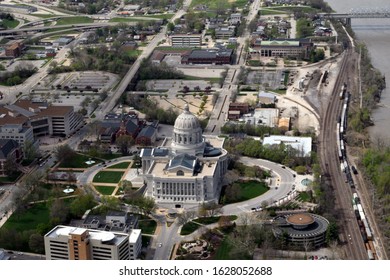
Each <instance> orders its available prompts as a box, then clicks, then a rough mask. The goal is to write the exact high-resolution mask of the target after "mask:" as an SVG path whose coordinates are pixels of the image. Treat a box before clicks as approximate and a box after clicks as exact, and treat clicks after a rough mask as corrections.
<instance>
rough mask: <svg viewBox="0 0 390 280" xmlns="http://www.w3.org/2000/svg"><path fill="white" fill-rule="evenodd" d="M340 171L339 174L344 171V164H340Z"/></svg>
mask: <svg viewBox="0 0 390 280" xmlns="http://www.w3.org/2000/svg"><path fill="white" fill-rule="evenodd" d="M340 170H341V172H344V171H345V167H344V162H341V163H340Z"/></svg>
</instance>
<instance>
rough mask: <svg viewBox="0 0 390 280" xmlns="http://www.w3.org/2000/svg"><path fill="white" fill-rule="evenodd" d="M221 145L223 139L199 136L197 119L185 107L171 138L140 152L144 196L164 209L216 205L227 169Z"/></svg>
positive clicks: (200, 130)
mask: <svg viewBox="0 0 390 280" xmlns="http://www.w3.org/2000/svg"><path fill="white" fill-rule="evenodd" d="M223 143H224V139H223V138H220V137H217V136H205V135H202V128H201V127H200V123H199V120H198V118H197V117H196V116H195V115H194V114H192V113H191V112H190V110H189V107H188V104H186V105H185V106H184V109H183V112H182V113H181V114H180V115H179V116H178V117H177V119H176V121H175V125H174V129H173V135H172V138H166V139H165V140H164V141H163V143H162V145H161V146H160V147H156V148H144V149H142V150H141V154H140V156H141V158H142V171H143V174H144V178H145V181H146V184H147V191H146V195H147V196H151V197H153V198H154V199H155V201H156V203H157V204H158V205H160V206H166V207H172V206H173V207H191V206H196V205H198V204H199V203H203V202H216V203H218V200H219V196H220V193H221V187H222V179H223V176H224V175H225V173H226V171H227V166H228V158H227V152H226V150H224V149H223Z"/></svg>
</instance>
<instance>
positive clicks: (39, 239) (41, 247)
mask: <svg viewBox="0 0 390 280" xmlns="http://www.w3.org/2000/svg"><path fill="white" fill-rule="evenodd" d="M28 246H29V247H30V249H31V251H33V252H34V253H37V254H43V253H45V242H44V239H43V236H42V235H40V234H38V233H33V234H31V235H30V238H29V241H28Z"/></svg>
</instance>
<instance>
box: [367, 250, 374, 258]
mask: <svg viewBox="0 0 390 280" xmlns="http://www.w3.org/2000/svg"><path fill="white" fill-rule="evenodd" d="M367 255H368V259H369V260H375V258H374V254H373V253H372V251H371V250H367Z"/></svg>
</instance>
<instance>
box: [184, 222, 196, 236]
mask: <svg viewBox="0 0 390 280" xmlns="http://www.w3.org/2000/svg"><path fill="white" fill-rule="evenodd" d="M200 227H201V225H199V224H195V223H193V222H189V223H186V224H185V225H183V227H182V228H181V231H180V235H188V234H191V233H193V232H194V231H195V230H197V229H198V228H200Z"/></svg>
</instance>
